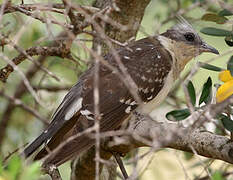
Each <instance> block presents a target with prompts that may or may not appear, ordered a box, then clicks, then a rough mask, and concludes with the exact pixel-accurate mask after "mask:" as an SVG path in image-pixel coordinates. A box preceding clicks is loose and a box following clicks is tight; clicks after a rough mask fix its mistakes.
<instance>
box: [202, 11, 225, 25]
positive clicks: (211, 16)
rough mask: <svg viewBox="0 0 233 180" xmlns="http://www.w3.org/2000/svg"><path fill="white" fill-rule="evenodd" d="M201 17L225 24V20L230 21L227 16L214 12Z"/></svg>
mask: <svg viewBox="0 0 233 180" xmlns="http://www.w3.org/2000/svg"><path fill="white" fill-rule="evenodd" d="M201 19H202V20H204V21H212V22H216V23H217V24H224V23H225V22H227V21H228V19H227V18H226V17H224V16H219V15H218V14H214V13H207V14H204V15H203V16H202V18H201Z"/></svg>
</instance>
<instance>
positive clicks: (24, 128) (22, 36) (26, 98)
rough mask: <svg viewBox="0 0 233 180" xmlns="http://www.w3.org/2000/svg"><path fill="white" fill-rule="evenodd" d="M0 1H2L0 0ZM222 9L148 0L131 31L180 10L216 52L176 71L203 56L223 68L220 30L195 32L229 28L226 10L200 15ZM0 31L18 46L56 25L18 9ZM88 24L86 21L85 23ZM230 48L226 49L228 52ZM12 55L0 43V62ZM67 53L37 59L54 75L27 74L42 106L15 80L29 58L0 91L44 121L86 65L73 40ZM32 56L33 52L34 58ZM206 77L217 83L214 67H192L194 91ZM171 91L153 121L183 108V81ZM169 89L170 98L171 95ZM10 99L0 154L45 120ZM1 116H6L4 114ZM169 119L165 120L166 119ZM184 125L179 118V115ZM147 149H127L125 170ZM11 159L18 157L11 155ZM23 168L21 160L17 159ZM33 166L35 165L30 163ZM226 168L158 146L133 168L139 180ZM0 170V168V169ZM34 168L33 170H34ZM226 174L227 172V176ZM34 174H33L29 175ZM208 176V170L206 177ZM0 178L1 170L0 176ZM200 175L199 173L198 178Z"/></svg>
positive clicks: (160, 23) (157, 29) (146, 31)
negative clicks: (222, 17)
mask: <svg viewBox="0 0 233 180" xmlns="http://www.w3.org/2000/svg"><path fill="white" fill-rule="evenodd" d="M93 1H94V0H92V1H91V0H76V1H75V2H77V3H79V4H81V5H86V6H88V5H91V4H92V3H93ZM42 2H43V3H61V2H60V1H59V0H57V1H55V0H52V1H45V0H43V1H42V0H33V1H31V0H24V4H32V3H42ZM223 2H224V3H225V4H227V5H230V6H231V7H233V3H232V2H231V1H223ZM0 3H1V4H2V3H3V1H2V0H1V1H0ZM11 3H12V4H20V3H21V1H18V0H13V1H11ZM222 10H223V7H221V6H220V5H219V3H218V1H217V0H216V1H212V0H209V1H205V0H175V1H171V0H170V1H169V0H151V2H150V4H149V5H148V7H147V8H146V11H145V15H144V18H143V20H142V23H141V27H140V30H139V32H138V34H137V39H141V38H143V37H147V36H151V35H155V34H158V33H162V32H164V31H166V29H167V28H169V27H171V26H172V25H174V24H175V23H176V19H175V18H174V17H173V16H174V14H175V13H177V12H178V14H181V15H182V16H183V17H185V18H186V19H187V20H188V21H189V22H190V23H191V24H192V26H193V27H194V28H195V29H196V30H197V31H198V32H199V35H200V36H201V37H202V38H203V39H204V40H205V41H206V42H207V43H208V44H210V45H212V46H213V47H215V48H216V49H218V51H219V52H220V54H221V55H222V56H219V57H216V56H215V55H212V54H203V55H201V56H198V57H197V58H195V59H193V60H192V61H191V62H190V63H189V64H188V65H187V66H186V68H185V71H184V72H183V74H182V77H183V76H184V75H185V74H186V73H187V72H189V71H190V70H191V69H192V68H194V67H197V68H198V65H197V64H198V62H208V63H209V64H212V65H215V66H217V67H221V68H222V69H226V68H227V62H228V60H229V58H230V57H231V56H232V55H233V52H232V48H231V47H229V46H228V45H227V44H226V42H225V40H224V38H225V37H224V36H210V35H207V34H208V33H205V34H204V33H201V32H200V30H201V29H203V28H205V27H215V28H221V29H225V30H229V31H232V24H233V23H232V21H233V18H232V16H227V18H228V20H229V21H228V22H227V23H216V22H214V21H212V22H211V21H206V20H201V19H202V17H203V16H204V15H205V14H207V13H215V14H217V13H219V12H220V11H222ZM42 16H44V17H50V16H53V17H55V18H56V19H57V20H59V21H62V22H65V21H66V19H65V18H64V16H63V15H62V14H61V15H60V14H59V13H53V12H50V13H48V12H44V13H42ZM0 21H1V25H0V32H1V34H4V35H5V36H8V37H9V38H10V39H11V40H12V41H13V42H14V43H15V44H17V46H19V47H20V48H22V49H28V48H30V47H33V46H38V45H41V46H43V45H48V44H49V43H50V42H52V41H53V39H54V37H55V36H57V35H58V34H59V33H60V32H61V31H62V28H61V27H60V26H58V25H54V24H50V25H49V27H48V26H47V25H46V24H43V23H41V22H40V21H38V20H35V19H33V18H31V17H28V16H26V15H23V14H22V13H19V12H15V13H8V14H5V15H4V16H1V20H0ZM88 28H89V29H90V27H88ZM78 39H79V40H81V41H83V42H85V43H86V45H87V46H88V47H91V46H92V41H91V40H92V36H90V35H87V34H82V35H79V36H78ZM229 51H230V52H229ZM17 55H18V52H17V51H16V50H15V49H14V48H13V47H12V46H10V45H5V46H4V47H3V49H2V51H1V52H0V56H1V58H0V59H1V60H0V68H2V67H4V66H5V65H6V64H7V61H6V60H4V59H6V58H3V57H7V58H8V59H9V60H11V59H13V58H14V57H16V56H17ZM72 56H73V57H74V59H75V61H71V60H68V59H62V58H59V57H56V56H54V57H47V58H46V60H45V61H44V62H43V66H44V67H46V68H47V69H48V70H49V71H51V72H52V73H53V74H55V75H56V77H58V78H59V79H60V81H57V80H56V79H55V78H53V77H51V76H50V75H48V74H46V73H45V72H44V71H41V70H40V71H35V72H33V73H32V74H31V77H30V83H31V85H32V87H33V88H34V90H35V92H36V93H37V95H38V97H39V100H40V102H42V104H43V105H42V106H41V105H40V104H38V103H37V102H35V100H34V98H33V97H32V95H31V94H30V93H28V92H26V93H21V92H19V91H18V89H19V84H20V82H21V81H22V79H23V76H22V73H21V72H23V73H27V71H28V69H30V67H31V66H32V64H33V63H32V62H30V61H29V60H26V61H24V62H23V63H21V64H20V65H19V66H18V67H19V71H17V70H16V71H14V72H13V73H11V74H10V76H9V78H8V80H7V82H6V83H2V82H0V89H1V90H2V91H4V94H5V95H7V96H9V97H13V96H15V93H16V92H17V91H18V92H17V93H18V94H19V95H18V98H19V99H20V100H21V102H22V103H23V104H25V105H26V106H28V107H31V108H32V109H36V111H37V112H38V113H39V114H40V117H41V118H43V119H45V120H47V121H49V119H50V117H51V115H52V113H53V112H54V111H55V109H56V108H57V107H58V105H59V103H60V102H61V101H62V98H63V97H64V95H65V94H66V93H67V92H68V90H69V88H70V87H71V86H72V85H73V84H75V83H76V82H77V80H78V77H79V75H80V74H81V73H82V72H83V71H85V70H86V69H87V67H88V60H89V57H90V55H89V54H88V52H86V51H85V50H83V48H82V47H80V46H78V45H77V44H75V43H74V44H73V45H72ZM36 58H37V57H35V59H36ZM209 76H210V77H211V78H212V82H213V84H220V83H221V82H220V81H219V79H218V76H219V73H218V72H215V71H210V70H207V69H202V68H200V69H198V72H197V73H195V74H194V76H193V77H192V82H193V85H194V87H195V89H196V92H197V96H200V93H201V90H202V86H203V84H204V83H205V82H206V80H207V78H208V77H209ZM176 88H177V90H175V91H174V93H175V94H171V97H170V98H167V100H166V101H165V102H164V103H163V104H162V106H160V107H159V108H157V109H155V110H154V111H153V113H152V114H151V115H152V117H154V118H155V119H156V120H158V121H168V120H167V119H166V116H165V115H166V113H168V112H170V111H171V110H174V109H179V108H185V107H186V104H185V97H184V92H183V86H182V85H179V86H178V87H176ZM215 92H216V88H213V96H214V93H215ZM172 95H175V97H176V100H174V97H173V96H172ZM10 101H11V100H9V98H6V97H5V96H3V95H1V94H0V123H2V122H3V121H4V122H5V121H7V127H6V132H5V134H4V135H3V134H2V136H4V138H3V139H2V140H1V142H0V157H1V159H4V158H5V157H6V156H8V155H9V153H11V152H13V151H14V150H16V149H18V148H20V147H23V145H24V144H25V143H27V142H30V141H32V140H33V139H35V138H36V137H37V136H38V135H39V134H40V133H41V131H42V130H43V129H44V128H45V127H46V124H45V123H42V121H41V120H38V117H35V116H34V115H33V114H32V113H30V112H28V111H26V110H25V109H24V108H21V107H18V106H14V105H12V104H9V102H10ZM175 101H179V105H178V106H179V107H178V106H177V104H175V103H174V102H175ZM6 119H7V120H6ZM169 122H170V121H169ZM179 123H183V124H184V125H185V121H181V122H179ZM206 128H207V130H209V131H212V132H214V133H216V132H217V131H218V129H216V127H215V126H214V125H213V124H207V125H206ZM148 151H149V148H140V149H138V150H135V151H134V152H132V153H129V155H127V156H126V157H125V158H124V161H125V163H126V164H127V170H128V171H129V174H130V172H131V171H132V169H133V166H134V165H135V164H134V165H132V164H130V163H127V162H128V160H129V159H130V158H131V157H132V156H133V155H134V154H135V153H139V154H143V153H146V152H148ZM13 161H15V163H16V162H18V161H20V160H17V158H15V160H13ZM23 166H25V168H26V167H27V165H25V164H24V165H23ZM69 166H70V165H69V163H66V164H64V165H62V166H61V167H60V168H59V169H60V171H61V174H62V177H63V179H64V180H66V179H70V178H69V176H70V170H69ZM36 167H37V166H36ZM229 168H232V167H231V166H230V165H229V164H227V163H224V162H222V161H219V160H211V159H207V158H204V157H201V156H197V155H193V154H190V153H185V152H181V151H177V150H172V149H161V150H160V151H158V152H156V153H155V152H150V153H149V154H148V155H147V156H145V157H144V158H142V159H141V160H140V161H139V162H137V170H138V173H139V174H140V176H139V178H138V179H140V180H146V179H159V180H170V179H172V180H185V179H195V178H196V179H201V177H206V176H207V175H208V173H209V172H211V177H212V179H214V180H221V179H224V176H222V174H221V172H224V170H225V169H229ZM0 172H1V171H0ZM35 172H36V173H39V172H37V170H35ZM47 178H48V176H42V177H41V178H40V179H47ZM227 178H228V179H231V178H232V179H233V177H231V176H228V177H227ZM35 179H37V177H36V176H35ZM206 179H208V176H207V178H206ZM0 180H2V179H1V176H0ZM203 180H204V179H203Z"/></svg>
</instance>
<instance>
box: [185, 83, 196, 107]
mask: <svg viewBox="0 0 233 180" xmlns="http://www.w3.org/2000/svg"><path fill="white" fill-rule="evenodd" d="M187 89H188V93H189V97H190V99H191V103H192V105H193V106H195V104H196V92H195V88H194V86H193V83H192V81H189V82H188V85H187Z"/></svg>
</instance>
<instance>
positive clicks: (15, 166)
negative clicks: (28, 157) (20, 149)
mask: <svg viewBox="0 0 233 180" xmlns="http://www.w3.org/2000/svg"><path fill="white" fill-rule="evenodd" d="M7 170H8V172H9V174H10V176H11V179H12V180H17V179H18V178H17V177H18V176H19V173H20V172H21V161H20V158H19V157H18V156H16V155H13V156H12V157H11V159H10V161H9V164H8V166H7Z"/></svg>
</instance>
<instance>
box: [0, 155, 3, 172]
mask: <svg viewBox="0 0 233 180" xmlns="http://www.w3.org/2000/svg"><path fill="white" fill-rule="evenodd" d="M2 172H3V164H2V159H1V158H0V175H1V174H2Z"/></svg>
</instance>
